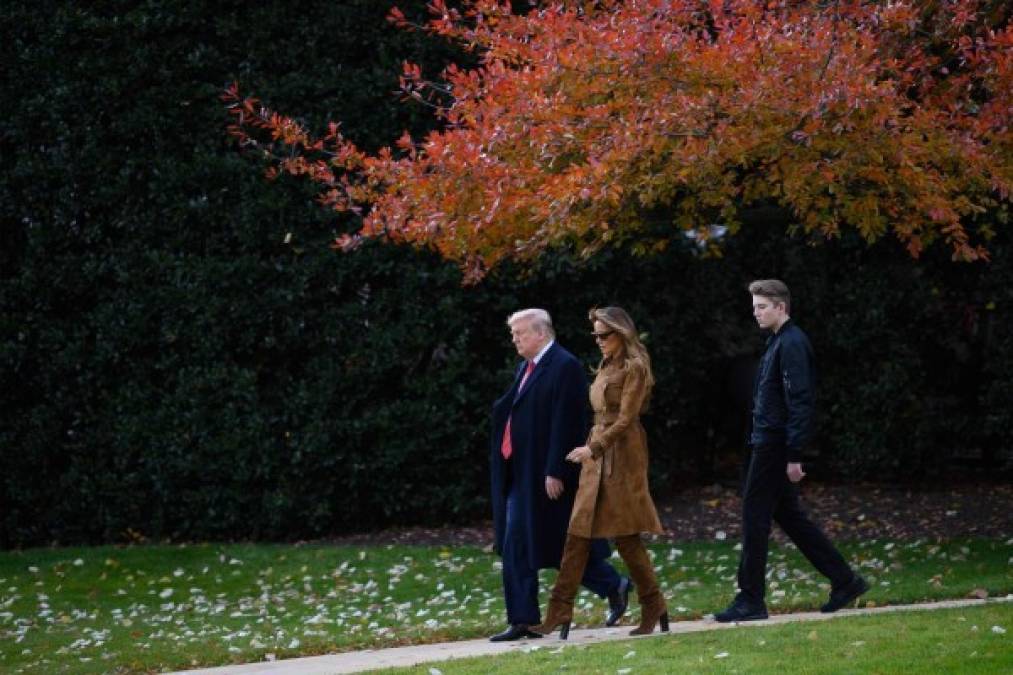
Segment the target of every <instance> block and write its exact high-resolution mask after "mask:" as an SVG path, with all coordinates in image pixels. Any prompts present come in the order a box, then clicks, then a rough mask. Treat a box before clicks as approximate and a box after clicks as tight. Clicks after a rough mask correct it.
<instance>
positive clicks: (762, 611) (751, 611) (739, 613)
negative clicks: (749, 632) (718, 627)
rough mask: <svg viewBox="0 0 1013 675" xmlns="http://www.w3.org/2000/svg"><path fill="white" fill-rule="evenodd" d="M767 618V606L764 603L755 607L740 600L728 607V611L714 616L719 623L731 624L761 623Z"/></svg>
mask: <svg viewBox="0 0 1013 675" xmlns="http://www.w3.org/2000/svg"><path fill="white" fill-rule="evenodd" d="M766 618H767V606H766V605H764V604H763V603H760V604H759V605H754V604H752V603H749V602H746V601H744V600H741V599H738V598H736V599H735V601H734V602H733V603H732V604H730V605H728V609H726V610H725V611H723V612H718V613H716V614H715V615H714V620H715V621H717V622H718V623H731V622H733V621H736V622H738V621H760V620H762V619H766Z"/></svg>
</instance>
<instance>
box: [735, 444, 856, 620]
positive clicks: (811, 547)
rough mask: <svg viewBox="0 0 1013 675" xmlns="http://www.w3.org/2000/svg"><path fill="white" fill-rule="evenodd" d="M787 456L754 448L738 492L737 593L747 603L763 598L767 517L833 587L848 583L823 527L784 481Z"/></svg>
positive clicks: (774, 449)
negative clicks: (743, 486) (740, 519)
mask: <svg viewBox="0 0 1013 675" xmlns="http://www.w3.org/2000/svg"><path fill="white" fill-rule="evenodd" d="M787 468H788V458H787V453H786V451H785V449H784V447H782V446H762V447H756V448H754V449H753V454H752V457H751V458H750V461H749V470H748V471H747V473H746V485H745V488H743V491H742V555H741V557H740V558H739V577H738V581H739V595H740V597H741V598H743V599H744V600H747V601H749V602H750V604H753V605H758V604H760V603H762V602H763V596H764V594H765V590H766V588H765V587H766V583H765V582H766V572H767V547H768V542H769V538H770V527H771V521H775V522H777V524H778V525H780V526H781V529H782V530H784V533H785V534H786V535H788V538H789V539H791V540H792V541H793V542H795V545H796V546H798V550H799V551H801V552H802V555H804V556H805V557H806V558H807V559H808V560H809V562H810V563H812V565H813V567H815V568H816V569H817V570H819V572H820V574H822V575H823V576H825V577H827V578H828V579H830V583H831V585H832V586H833V588H840V587H841V586H844V585H846V584H848V583H849V582H850V581H851V579H852V578H853V576H854V573H853V572H852V570H851V567H849V566H848V563H846V562H845V561H844V558H843V557H842V556H841V554H840V553H839V552H838V551H837V549H836V548H834V545H833V544H831V543H830V540H829V539H827V537H826V535H825V534H823V531H822V530H821V529H820V528H819V527H817V526H816V525H815V524H813V522H812V521H811V520H809V517H808V516H806V514H805V512H804V511H803V510H802V506H801V505H800V504H799V501H798V485H797V484H795V483H792V482H791V481H790V480H788V474H787Z"/></svg>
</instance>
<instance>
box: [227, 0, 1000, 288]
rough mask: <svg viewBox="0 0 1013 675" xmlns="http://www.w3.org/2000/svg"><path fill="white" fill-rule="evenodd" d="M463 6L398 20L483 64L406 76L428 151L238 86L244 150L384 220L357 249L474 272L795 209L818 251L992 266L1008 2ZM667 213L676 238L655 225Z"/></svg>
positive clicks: (666, 0)
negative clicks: (380, 241) (930, 251)
mask: <svg viewBox="0 0 1013 675" xmlns="http://www.w3.org/2000/svg"><path fill="white" fill-rule="evenodd" d="M460 4H461V8H458V9H455V8H453V7H448V6H447V5H445V4H444V3H443V1H442V0H435V1H434V2H432V3H430V11H431V12H432V18H431V20H430V21H428V22H427V23H425V24H421V25H420V24H412V23H410V22H409V21H408V20H407V19H406V18H405V17H404V15H403V14H401V13H400V12H399V11H397V10H393V11H392V12H391V15H390V20H391V21H392V23H394V24H397V25H399V26H400V27H402V28H405V29H410V30H424V31H428V32H431V33H434V34H438V35H441V36H444V37H446V38H448V39H451V40H454V41H457V42H459V43H460V44H462V45H464V46H465V47H466V48H468V49H473V50H476V52H477V53H478V54H479V56H480V65H479V66H478V67H477V68H475V69H463V68H459V67H457V66H455V65H451V66H449V67H448V68H446V69H445V70H444V72H443V73H441V74H440V75H439V77H437V78H435V79H427V77H426V75H425V74H424V73H423V72H422V71H421V69H420V68H419V67H418V66H416V65H413V64H409V63H406V64H405V66H404V70H403V73H402V74H401V89H402V92H403V94H404V97H405V98H406V99H408V100H415V101H419V102H422V103H423V104H426V105H429V106H431V107H432V109H433V112H434V114H435V115H437V116H438V117H439V118H440V120H441V122H442V126H441V128H440V130H438V131H434V132H431V133H430V134H428V135H427V136H426V137H425V138H422V139H414V138H410V137H408V136H407V135H405V136H402V138H400V139H398V140H397V142H396V144H395V147H394V149H392V150H389V149H384V150H382V151H380V152H379V153H376V154H375V155H370V154H366V153H363V152H361V151H360V150H359V149H357V148H356V147H355V146H354V145H353V144H351V143H350V142H348V141H347V140H346V139H345V138H344V137H343V136H342V135H341V133H340V131H339V128H338V126H337V125H336V124H332V125H331V126H330V128H329V129H328V131H327V132H326V133H325V134H323V135H322V136H314V135H313V134H311V133H310V132H309V131H308V130H306V129H305V128H303V127H302V126H301V125H299V124H297V123H296V122H295V121H294V120H293V119H292V118H290V117H286V116H284V115H279V114H278V113H276V112H274V111H270V110H267V109H265V108H263V107H262V106H261V104H260V103H259V102H258V101H257V100H256V99H251V98H246V97H243V96H242V94H241V93H240V91H239V90H238V87H237V86H233V87H231V88H229V89H228V90H227V91H226V93H225V99H226V100H227V102H228V105H229V106H230V110H231V111H232V113H233V116H234V124H233V125H232V127H231V132H232V133H233V134H235V135H236V136H238V137H239V138H240V139H241V140H242V142H243V143H244V145H246V146H248V147H252V148H256V149H257V150H259V151H261V152H264V153H265V154H266V155H267V156H269V157H271V158H272V160H273V162H274V163H273V170H274V171H285V172H289V173H293V174H298V175H305V176H307V177H308V178H310V179H311V180H313V181H316V182H317V183H319V184H320V186H321V201H322V202H323V203H324V204H325V205H327V206H328V207H329V208H333V209H335V210H338V211H345V210H354V211H356V212H359V213H362V214H363V219H362V227H361V230H360V231H359V232H358V233H357V234H355V235H351V236H349V235H346V236H343V237H341V238H340V239H339V240H338V241H337V242H336V244H337V245H339V246H342V247H348V246H352V245H354V243H355V242H356V241H357V240H359V238H362V237H378V236H382V237H387V238H390V239H393V240H397V241H405V242H410V243H413V244H417V245H425V246H432V247H434V248H436V249H437V250H438V251H439V252H440V253H441V254H442V255H444V256H445V257H447V258H449V259H452V260H454V261H457V262H458V263H460V264H461V265H462V267H463V268H464V269H465V270H466V274H467V276H468V278H469V279H471V280H475V279H478V278H480V277H481V276H482V275H483V274H484V273H485V272H486V271H488V270H489V269H490V268H491V267H492V266H494V265H495V264H496V263H498V262H500V261H501V260H503V259H505V258H514V259H528V258H531V257H533V256H536V255H537V254H539V253H540V252H541V251H543V250H544V249H546V248H547V247H550V246H553V245H557V244H562V243H566V244H570V245H573V246H576V247H577V249H578V250H579V251H581V252H582V253H584V254H591V253H593V252H594V251H595V250H597V249H598V248H600V247H601V246H602V245H604V244H606V243H609V242H612V241H616V240H619V239H623V240H628V241H633V242H634V243H635V244H637V245H639V246H642V247H645V248H646V247H658V246H663V245H664V244H665V243H666V240H669V239H672V238H675V237H679V238H682V237H683V236H684V233H687V232H688V233H692V234H694V235H695V236H697V237H698V238H700V240H701V242H700V243H701V244H702V245H707V244H708V242H707V241H706V238H707V236H708V233H709V232H712V231H714V228H708V227H707V226H708V225H710V224H712V223H719V224H722V225H725V226H728V227H729V228H730V230H731V231H732V232H734V231H735V230H736V229H737V228H738V227H739V221H738V214H739V213H740V212H741V210H742V209H743V208H746V207H749V206H754V205H764V204H776V205H778V206H780V207H782V208H784V209H786V210H787V211H788V212H789V213H791V214H792V216H793V218H794V220H795V221H796V222H797V223H798V225H799V227H800V229H801V230H803V231H805V232H807V233H810V234H812V235H813V236H818V237H835V236H837V235H838V233H839V232H840V231H841V230H842V229H844V228H854V229H856V230H857V231H859V232H860V233H861V234H862V235H863V236H864V237H865V238H866V239H867V240H869V241H874V240H876V239H878V238H880V237H883V236H887V235H890V236H894V237H896V238H897V239H899V240H900V241H901V242H903V243H904V245H905V246H906V248H907V250H908V251H909V252H910V254H911V255H914V256H917V255H919V253H920V252H921V251H922V250H923V249H924V248H925V247H926V246H929V245H932V244H935V243H941V244H942V245H946V246H948V247H949V248H950V250H951V251H952V254H953V256H954V258H956V259H960V260H975V259H979V258H982V257H987V248H986V247H987V243H988V239H989V238H990V236H991V234H992V231H991V229H990V227H991V226H992V225H991V223H994V222H995V219H994V218H985V217H983V216H984V215H985V214H990V213H992V214H994V213H995V211H996V209H999V208H1005V207H1006V206H1007V205H1008V203H1009V200H1010V193H1011V186H1013V145H1011V118H1013V98H1011V92H1013V56H1011V54H1013V33H1011V29H1010V26H1009V19H1010V13H1011V10H1010V9H1008V8H1007V7H1006V3H1003V2H998V1H991V2H976V1H973V0H951V1H949V2H941V1H928V0H922V1H916V2H894V3H868V2H858V1H852V0H839V1H838V2H826V3H812V2H768V3H762V2H755V1H745V0H723V1H720V2H719V1H713V2H701V1H688V0H626V1H625V2H620V1H618V0H599V1H598V2H557V3H540V4H538V5H537V6H536V7H534V8H532V9H531V10H530V11H528V12H527V13H524V14H517V13H514V12H512V11H511V8H510V6H509V4H508V3H505V2H496V1H495V0H475V1H471V2H464V3H460ZM659 211H660V212H663V213H665V214H666V219H667V222H669V223H670V227H668V228H667V229H665V230H663V231H660V232H659V231H658V228H657V227H652V228H647V227H645V225H644V223H645V220H646V214H649V213H658V212H659Z"/></svg>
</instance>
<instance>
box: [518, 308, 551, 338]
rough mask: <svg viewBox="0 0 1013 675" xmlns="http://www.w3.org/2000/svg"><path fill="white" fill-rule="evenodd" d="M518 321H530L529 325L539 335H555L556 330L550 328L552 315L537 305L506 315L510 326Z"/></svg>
mask: <svg viewBox="0 0 1013 675" xmlns="http://www.w3.org/2000/svg"><path fill="white" fill-rule="evenodd" d="M518 321H529V322H531V327H532V328H533V329H534V330H535V332H537V333H538V334H539V335H548V336H549V337H550V338H554V337H556V331H555V330H554V329H553V328H552V317H551V316H549V313H548V312H546V311H545V310H544V309H539V308H537V307H532V308H530V309H521V310H518V311H516V312H514V313H513V314H511V315H510V316H509V317H507V325H508V326H510V327H513V325H514V324H515V323H516V322H518Z"/></svg>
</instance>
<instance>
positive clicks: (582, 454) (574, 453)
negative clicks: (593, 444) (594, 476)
mask: <svg viewBox="0 0 1013 675" xmlns="http://www.w3.org/2000/svg"><path fill="white" fill-rule="evenodd" d="M593 456H594V455H592V454H591V448H589V447H587V446H586V445H582V446H580V447H579V448H574V449H573V450H571V451H570V454H568V455H567V456H566V461H568V462H573V463H574V464H580V463H582V462H586V461H587V460H589V459H591V458H592V457H593Z"/></svg>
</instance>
